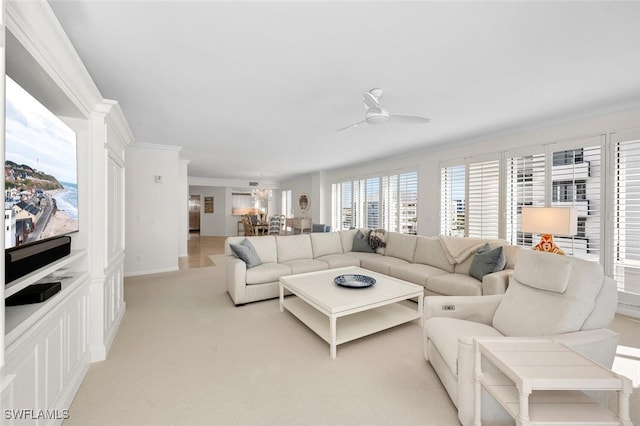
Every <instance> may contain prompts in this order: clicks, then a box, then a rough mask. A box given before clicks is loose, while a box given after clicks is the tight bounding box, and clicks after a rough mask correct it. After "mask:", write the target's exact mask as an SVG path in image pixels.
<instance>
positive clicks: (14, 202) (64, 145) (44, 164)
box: [4, 76, 79, 249]
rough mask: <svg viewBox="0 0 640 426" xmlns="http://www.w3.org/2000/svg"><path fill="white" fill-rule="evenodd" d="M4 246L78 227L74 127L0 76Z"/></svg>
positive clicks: (50, 235)
mask: <svg viewBox="0 0 640 426" xmlns="http://www.w3.org/2000/svg"><path fill="white" fill-rule="evenodd" d="M5 108H6V109H5V111H6V133H5V165H4V182H5V203H4V212H5V249H11V248H13V247H18V246H26V245H29V244H36V243H38V242H42V241H44V240H50V239H52V238H55V237H59V236H61V235H68V234H70V233H73V232H76V231H78V230H79V222H78V171H77V153H76V133H75V132H74V131H73V130H72V129H71V128H70V127H69V126H68V125H67V124H65V123H64V122H63V121H62V120H61V119H60V118H58V117H57V116H56V115H55V114H54V113H52V112H51V111H50V110H48V109H47V108H46V107H45V106H44V105H42V104H41V103H40V102H39V101H38V100H36V99H35V98H34V97H33V96H32V95H30V94H29V93H28V92H27V91H26V90H24V89H23V88H22V87H20V86H19V85H18V84H17V83H16V82H15V81H13V80H12V79H11V78H10V77H9V76H6V106H5Z"/></svg>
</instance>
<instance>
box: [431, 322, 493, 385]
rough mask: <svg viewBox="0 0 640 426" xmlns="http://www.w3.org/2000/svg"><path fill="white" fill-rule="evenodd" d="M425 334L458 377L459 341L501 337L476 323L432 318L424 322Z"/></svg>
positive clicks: (490, 329)
mask: <svg viewBox="0 0 640 426" xmlns="http://www.w3.org/2000/svg"><path fill="white" fill-rule="evenodd" d="M424 333H425V335H426V336H428V337H429V339H430V340H431V341H433V345H434V346H435V347H436V348H437V349H438V352H440V355H442V358H443V359H444V361H445V362H446V364H447V367H449V370H451V372H452V373H453V374H454V375H456V376H457V375H458V340H459V339H460V338H465V337H501V336H502V334H500V332H499V331H498V330H496V329H495V328H493V327H491V326H489V325H486V324H482V323H479V322H474V321H465V320H460V319H456V318H447V317H431V318H428V319H427V320H426V321H425V322H424Z"/></svg>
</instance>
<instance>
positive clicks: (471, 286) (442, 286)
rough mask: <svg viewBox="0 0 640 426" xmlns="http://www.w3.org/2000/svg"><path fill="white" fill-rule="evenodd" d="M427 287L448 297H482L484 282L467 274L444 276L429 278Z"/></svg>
mask: <svg viewBox="0 0 640 426" xmlns="http://www.w3.org/2000/svg"><path fill="white" fill-rule="evenodd" d="M425 287H426V288H427V289H428V290H431V291H432V292H434V293H438V294H444V295H447V296H482V282H480V281H478V280H476V279H475V278H473V277H470V276H469V275H466V274H456V273H453V274H442V275H433V276H431V277H428V278H427V284H426V285H425Z"/></svg>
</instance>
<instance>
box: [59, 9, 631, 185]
mask: <svg viewBox="0 0 640 426" xmlns="http://www.w3.org/2000/svg"><path fill="white" fill-rule="evenodd" d="M52 8H53V10H54V12H55V14H56V15H57V17H58V19H59V20H60V22H61V24H62V26H63V28H64V29H65V31H66V33H67V34H68V36H69V38H70V39H71V41H72V43H73V45H74V46H75V48H76V50H77V51H78V53H79V55H80V57H81V58H82V60H83V61H84V63H85V65H86V67H87V69H88V70H89V72H90V74H91V75H92V77H93V79H94V81H95V82H96V84H97V86H98V88H99V89H100V91H101V93H102V95H103V96H104V97H105V98H108V99H115V100H117V101H119V103H120V104H121V106H122V109H123V111H124V113H125V115H126V117H127V120H128V122H129V125H130V127H131V129H132V131H133V134H134V136H135V139H136V141H137V142H144V143H152V144H166V145H177V146H182V147H183V149H182V151H181V156H182V157H183V158H186V159H189V160H190V163H189V176H199V177H211V178H229V179H235V178H237V179H251V180H255V179H257V178H259V177H261V176H264V178H265V179H269V180H278V179H284V178H288V177H291V176H295V175H298V174H302V173H309V172H314V171H320V170H330V169H334V168H338V167H344V166H348V165H350V164H354V163H361V162H363V161H368V160H375V159H380V158H385V157H388V156H392V155H397V154H399V153H403V152H410V151H414V150H419V149H422V148H425V147H428V146H432V145H437V144H444V143H451V142H458V141H463V140H467V139H472V138H476V137H482V136H484V135H490V134H494V133H500V132H508V131H513V130H515V129H517V128H523V127H530V126H535V125H539V124H540V123H544V122H546V121H550V120H557V119H559V118H562V117H567V116H573V115H579V114H586V113H590V112H594V111H596V110H597V111H602V110H604V109H612V108H620V106H621V105H622V106H624V105H627V106H630V105H632V104H634V103H635V104H636V105H638V104H639V103H640V102H639V100H640V2H638V1H634V2H615V1H614V2H579V1H570V2H551V1H547V2H478V1H475V2H444V1H443V2H416V1H414V2H395V1H352V2H337V1H324V2H309V1H303V2H272V1H258V2H246V1H153V0H143V1H96V0H81V1H78V0H73V1H57V0H54V1H52ZM374 87H380V88H383V89H384V91H385V93H384V97H383V98H382V102H383V106H384V107H385V108H386V109H388V110H389V111H392V112H397V113H407V114H415V115H424V116H427V117H430V118H431V120H432V121H431V122H430V123H429V124H399V123H392V122H389V123H386V124H383V125H378V126H374V125H362V126H359V127H356V128H352V129H349V130H345V131H342V132H336V129H338V128H341V127H344V126H347V125H349V124H351V123H355V122H357V121H360V120H362V119H363V118H364V109H363V104H362V93H363V92H365V91H368V90H369V89H371V88H374Z"/></svg>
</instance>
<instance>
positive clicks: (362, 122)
mask: <svg viewBox="0 0 640 426" xmlns="http://www.w3.org/2000/svg"><path fill="white" fill-rule="evenodd" d="M366 122H367V120H362V121H358V122H357V123H354V124H350V125H348V126H347V127H343V128H341V129H338V130H336V132H341V131H343V130H347V129H350V128H352V127H356V126H359V125H361V124H364V123H366Z"/></svg>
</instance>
